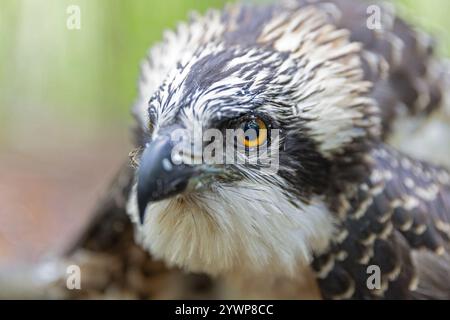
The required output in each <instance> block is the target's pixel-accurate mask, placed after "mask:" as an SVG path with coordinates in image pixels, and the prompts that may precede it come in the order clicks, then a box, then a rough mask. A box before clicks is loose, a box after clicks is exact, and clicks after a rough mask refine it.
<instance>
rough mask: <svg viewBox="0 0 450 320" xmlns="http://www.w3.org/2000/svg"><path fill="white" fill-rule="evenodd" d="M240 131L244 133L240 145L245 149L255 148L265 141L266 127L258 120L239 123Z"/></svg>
mask: <svg viewBox="0 0 450 320" xmlns="http://www.w3.org/2000/svg"><path fill="white" fill-rule="evenodd" d="M240 129H242V131H244V135H243V136H242V138H241V139H242V144H243V145H245V146H246V147H247V148H256V147H259V146H261V145H263V144H264V143H265V142H266V141H267V125H266V123H265V122H264V121H263V120H261V119H260V118H254V119H250V120H246V121H244V122H242V123H241V125H240Z"/></svg>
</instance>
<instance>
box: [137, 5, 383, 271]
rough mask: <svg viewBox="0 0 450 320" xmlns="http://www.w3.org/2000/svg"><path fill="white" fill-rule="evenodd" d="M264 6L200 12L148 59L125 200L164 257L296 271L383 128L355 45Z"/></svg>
mask: <svg viewBox="0 0 450 320" xmlns="http://www.w3.org/2000/svg"><path fill="white" fill-rule="evenodd" d="M258 10H263V9H258ZM264 10H269V11H267V13H266V14H265V15H264V14H262V13H261V12H259V13H258V11H248V10H247V9H245V7H229V8H228V9H226V10H225V11H224V12H221V13H220V12H217V11H210V12H209V13H208V14H206V16H204V17H194V18H193V19H192V20H191V21H190V22H189V23H187V24H181V25H180V26H179V27H178V30H177V31H176V32H173V33H167V34H166V35H165V38H164V41H163V42H162V43H160V44H159V45H157V46H155V47H154V48H153V49H152V50H151V51H150V54H149V58H148V59H147V60H146V61H145V62H144V63H143V65H142V76H141V82H140V96H139V98H138V101H137V103H136V106H135V109H134V113H135V116H136V118H137V121H138V123H139V126H140V128H141V130H139V135H140V136H139V140H140V141H141V143H140V145H139V146H138V150H139V152H138V153H137V154H138V156H137V163H138V165H137V168H136V179H135V181H136V183H135V186H134V188H133V190H132V193H131V196H130V200H129V203H128V211H129V213H130V215H131V216H132V218H133V220H134V221H135V222H136V228H137V233H138V238H139V241H140V242H141V244H142V245H143V246H144V247H146V248H147V249H148V250H149V251H150V252H151V253H152V254H153V255H154V256H155V257H157V258H162V259H164V260H165V261H166V262H167V263H168V264H170V265H176V266H179V267H182V268H186V269H188V270H190V271H201V272H207V273H210V274H221V273H226V272H233V271H236V270H241V269H242V270H243V269H249V270H253V271H255V270H259V271H261V272H263V271H267V270H269V269H270V270H272V271H273V272H280V273H284V274H286V273H290V274H292V273H294V272H295V270H296V268H297V267H298V266H299V265H301V264H306V263H309V262H310V260H311V257H312V255H313V254H314V253H316V252H320V251H321V250H324V249H325V248H326V247H327V246H328V244H329V241H330V239H331V238H332V237H333V232H334V231H333V230H334V224H335V214H334V213H333V212H331V209H330V202H329V201H330V194H331V193H332V189H333V188H334V187H336V185H337V184H338V178H337V177H338V176H339V177H341V176H342V175H345V174H344V171H345V170H347V169H345V168H346V167H348V164H349V163H352V162H357V161H359V159H360V158H361V156H362V155H363V154H364V152H365V150H366V147H367V145H368V144H369V143H370V141H371V140H373V139H375V138H376V137H377V135H378V123H379V119H378V115H377V108H376V106H375V105H374V103H373V101H372V100H371V99H369V98H368V97H367V94H368V92H369V91H370V83H368V82H366V81H364V79H363V69H362V67H361V63H360V60H359V53H360V45H359V44H357V43H352V42H351V41H349V39H348V34H347V32H346V31H343V30H338V29H335V28H334V27H332V26H331V25H330V24H328V23H327V17H326V15H325V14H323V13H321V12H319V11H317V10H316V9H314V8H309V7H306V8H303V9H301V10H298V11H293V12H276V14H275V11H276V10H275V11H274V9H270V8H269V9H264ZM258 16H259V17H262V16H263V17H264V19H262V18H256V17H258ZM245 17H247V18H245ZM252 17H253V18H252ZM252 19H256V20H257V21H256V22H254V23H251V22H249V21H252ZM345 164H347V166H346V165H345ZM350 176H351V174H350Z"/></svg>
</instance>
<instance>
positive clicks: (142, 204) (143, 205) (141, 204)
mask: <svg viewBox="0 0 450 320" xmlns="http://www.w3.org/2000/svg"><path fill="white" fill-rule="evenodd" d="M138 207H139V223H140V224H141V225H143V224H144V220H145V209H146V208H147V203H146V202H143V201H139V200H138Z"/></svg>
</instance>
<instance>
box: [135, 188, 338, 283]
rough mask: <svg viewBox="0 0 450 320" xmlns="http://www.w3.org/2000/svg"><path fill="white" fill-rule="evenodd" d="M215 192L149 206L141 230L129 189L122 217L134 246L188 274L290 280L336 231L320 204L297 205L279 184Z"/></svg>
mask: <svg viewBox="0 0 450 320" xmlns="http://www.w3.org/2000/svg"><path fill="white" fill-rule="evenodd" d="M215 191H216V192H215V193H214V194H213V193H208V194H201V195H189V196H186V197H178V198H173V199H169V200H164V201H161V202H158V203H155V204H150V205H149V206H148V208H147V214H146V220H145V222H144V224H143V225H142V226H140V225H139V223H138V218H137V217H138V210H137V206H136V188H133V190H132V192H131V196H130V199H129V203H128V213H129V214H130V216H131V219H132V221H133V222H134V223H135V224H136V229H137V241H138V242H140V243H141V245H142V246H143V247H145V248H146V249H147V250H148V251H149V252H150V253H151V254H153V255H154V257H156V258H159V259H162V260H164V261H165V262H166V263H167V264H168V265H174V266H178V267H181V268H184V269H186V270H188V271H192V272H206V273H208V274H211V275H218V274H226V273H230V272H235V271H239V272H252V273H259V272H271V273H277V274H280V275H289V276H291V275H293V274H294V273H295V271H296V270H298V268H299V267H301V266H305V265H308V264H309V263H310V262H311V259H312V254H313V253H320V252H322V251H324V250H325V249H326V248H327V247H328V245H329V242H330V239H331V238H332V236H333V234H334V218H333V216H332V214H331V213H330V212H329V211H328V209H327V207H326V206H325V204H324V203H323V202H322V201H320V200H319V199H313V200H312V201H311V204H309V205H305V204H299V206H298V207H296V206H294V205H293V204H291V203H290V202H289V201H288V199H287V198H286V196H285V195H284V194H283V192H282V190H281V189H279V188H278V187H273V186H270V187H269V186H264V185H256V184H252V183H248V182H241V183H240V184H239V185H235V186H230V187H224V186H219V187H217V188H216V190H215ZM297 276H298V275H297Z"/></svg>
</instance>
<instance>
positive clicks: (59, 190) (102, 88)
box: [0, 0, 450, 261]
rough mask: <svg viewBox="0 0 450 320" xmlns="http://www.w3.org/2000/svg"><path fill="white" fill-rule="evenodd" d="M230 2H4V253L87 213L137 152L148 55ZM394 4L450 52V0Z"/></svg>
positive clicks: (0, 112) (0, 88) (29, 252)
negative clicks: (75, 9)
mask: <svg viewBox="0 0 450 320" xmlns="http://www.w3.org/2000/svg"><path fill="white" fill-rule="evenodd" d="M255 1H258V0H255ZM260 1H262V0H260ZM263 1H266V0H263ZM224 2H225V1H224V0H148V1H145V0H0V261H1V258H2V257H10V256H14V255H16V253H17V252H23V254H22V255H23V256H26V257H27V258H29V257H30V256H32V258H33V257H35V256H39V255H40V253H42V252H44V251H45V250H46V247H47V246H48V245H49V244H54V241H53V239H54V237H55V234H56V235H57V236H61V237H65V236H67V234H66V232H68V231H67V230H68V229H67V226H68V225H70V226H73V225H77V224H80V223H81V222H79V221H82V220H83V219H87V213H86V212H89V208H91V207H92V205H93V204H94V203H95V201H96V199H97V198H98V195H99V194H100V193H101V190H102V189H103V186H104V183H106V182H105V181H107V180H108V177H109V176H110V175H111V174H112V173H113V172H114V170H115V169H116V168H117V167H118V166H119V164H120V162H121V161H123V160H124V159H125V158H126V155H127V152H128V150H129V144H128V140H129V137H128V128H129V125H130V123H131V117H130V115H129V110H130V106H131V105H132V102H133V99H134V97H135V95H136V80H137V77H138V74H139V62H140V60H141V59H142V58H143V57H144V56H145V54H146V52H147V49H148V48H149V46H150V45H151V44H153V43H155V42H156V41H158V40H159V39H161V36H162V31H163V30H164V29H166V28H171V27H174V26H175V25H176V22H177V21H179V20H182V19H185V18H186V17H187V14H188V12H189V11H190V10H198V11H201V12H203V11H205V10H206V8H209V7H221V6H222V5H223V4H224ZM395 2H396V3H397V4H399V5H400V8H401V11H402V13H403V14H404V15H405V16H406V17H408V19H409V20H411V21H414V22H415V23H418V24H419V25H422V26H423V27H424V28H425V29H426V30H428V31H430V32H432V33H433V34H434V35H435V36H436V37H437V38H438V39H439V40H440V43H441V46H440V53H441V54H443V55H449V53H450V36H449V31H448V30H450V19H449V18H448V15H449V14H450V1H448V0H398V1H395ZM69 5H78V6H79V7H80V9H81V29H80V30H69V29H67V27H66V20H67V17H68V14H67V12H66V10H67V8H68V6H69ZM61 226H66V227H61Z"/></svg>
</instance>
